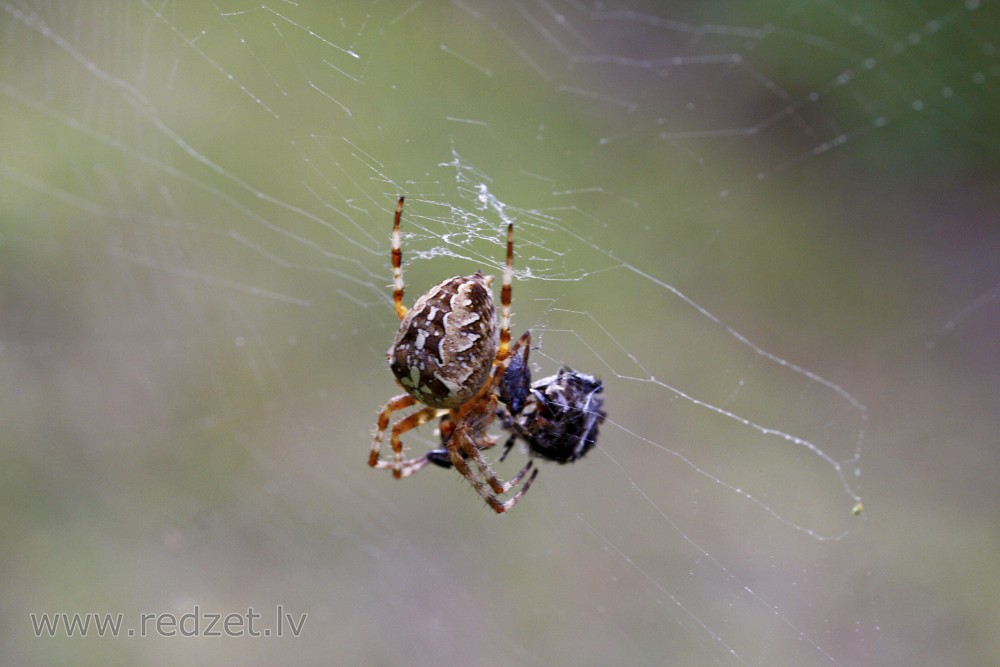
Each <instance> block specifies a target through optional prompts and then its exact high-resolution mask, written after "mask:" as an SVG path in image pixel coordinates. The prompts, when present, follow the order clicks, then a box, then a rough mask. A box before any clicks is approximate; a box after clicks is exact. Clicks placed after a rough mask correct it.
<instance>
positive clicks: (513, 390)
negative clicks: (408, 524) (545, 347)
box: [427, 334, 607, 468]
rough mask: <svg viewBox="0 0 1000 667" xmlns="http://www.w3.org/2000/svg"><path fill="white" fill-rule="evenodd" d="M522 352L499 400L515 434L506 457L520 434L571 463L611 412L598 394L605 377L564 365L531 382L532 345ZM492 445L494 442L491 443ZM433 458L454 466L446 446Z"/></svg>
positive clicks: (547, 454) (539, 450)
mask: <svg viewBox="0 0 1000 667" xmlns="http://www.w3.org/2000/svg"><path fill="white" fill-rule="evenodd" d="M526 339H527V340H530V338H529V334H525V335H524V336H522V339H521V341H519V345H520V344H521V343H524V342H525V340H526ZM520 349H521V350H523V352H521V354H518V350H519V348H517V347H515V350H514V351H513V352H512V359H511V361H510V364H509V365H508V366H507V372H506V373H505V374H504V377H503V379H502V380H501V383H500V400H501V401H502V402H503V403H504V405H505V406H506V410H504V409H501V410H500V411H499V412H498V416H500V418H501V419H502V421H503V427H504V429H506V430H507V431H508V432H509V433H510V437H509V438H508V439H507V442H506V443H505V444H504V451H503V454H502V455H501V456H500V459H499V460H500V461H503V460H504V459H505V458H506V457H507V454H509V453H510V450H511V448H513V446H514V443H515V442H516V440H517V438H518V436H520V437H521V438H522V439H523V440H524V441H525V443H526V444H527V445H528V451H529V453H530V454H531V455H532V456H537V457H539V458H543V459H546V460H548V461H556V462H557V463H570V462H571V461H576V460H577V459H579V458H582V457H583V456H584V454H586V453H587V452H588V451H590V450H591V448H593V447H594V445H595V444H597V429H598V426H600V424H602V423H603V422H604V418H605V417H606V416H607V415H606V413H605V412H604V410H603V406H604V399H603V398H602V397H600V396H598V394H600V393H601V392H603V391H604V385H603V384H602V383H601V381H600V380H598V379H597V378H595V377H593V376H592V375H587V374H586V373H579V372H577V371H574V370H573V369H572V368H569V367H568V366H563V367H562V368H560V369H559V372H558V373H556V374H555V375H553V376H551V377H547V378H544V379H542V380H538V381H537V382H535V383H532V382H531V371H530V370H529V369H528V347H527V345H525V346H524V347H523V348H520ZM441 422H442V423H441V428H440V431H441V434H442V439H444V438H445V437H446V434H447V430H448V423H447V422H448V417H447V416H445V417H443V418H442V420H441ZM490 446H492V443H491V445H490ZM427 458H428V459H430V461H431V463H434V464H436V465H439V466H441V467H443V468H448V467H451V459H450V458H449V456H448V451H447V450H446V449H435V450H431V451H430V452H428V453H427Z"/></svg>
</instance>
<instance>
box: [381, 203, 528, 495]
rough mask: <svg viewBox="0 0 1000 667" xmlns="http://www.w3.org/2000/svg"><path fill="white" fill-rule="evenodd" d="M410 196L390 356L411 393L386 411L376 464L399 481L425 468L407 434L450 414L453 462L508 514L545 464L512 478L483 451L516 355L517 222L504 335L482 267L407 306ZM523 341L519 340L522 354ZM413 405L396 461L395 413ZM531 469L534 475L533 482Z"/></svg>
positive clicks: (399, 208)
mask: <svg viewBox="0 0 1000 667" xmlns="http://www.w3.org/2000/svg"><path fill="white" fill-rule="evenodd" d="M403 200H404V197H400V198H399V201H398V202H397V204H396V215H395V218H394V219H393V226H392V284H393V295H392V297H393V303H394V305H395V307H396V314H397V315H398V316H399V319H400V320H401V321H400V324H399V331H398V332H397V333H396V338H395V340H393V342H392V346H391V347H390V348H389V351H388V352H387V353H386V357H387V359H388V361H389V367H390V368H391V369H392V373H393V375H395V376H396V382H397V383H398V384H399V385H400V386H401V387H402V388H403V389H405V390H406V393H405V394H400V395H398V396H394V397H393V398H391V399H389V402H388V403H386V404H385V407H384V408H382V411H381V412H380V413H379V415H378V421H377V422H376V427H375V437H374V438H373V439H372V447H371V452H370V454H369V456H368V465H370V466H371V467H373V468H388V469H390V470H392V475H393V477H395V478H397V479H399V478H401V477H407V476H409V475H412V474H413V473H415V472H417V471H418V470H420V469H421V468H423V467H424V466H425V465H427V464H428V463H430V462H432V461H431V459H429V458H428V457H427V456H426V455H425V456H421V457H418V458H410V459H405V458H403V442H402V440H401V439H400V436H402V435H403V434H404V433H406V432H407V431H410V430H412V429H415V428H417V427H418V426H420V425H422V424H425V423H427V422H429V421H431V420H433V419H437V418H442V419H443V421H444V420H446V421H447V423H448V425H449V428H448V430H449V433H448V437H447V442H446V443H445V444H446V448H447V453H448V458H449V460H450V462H451V465H453V466H454V467H455V468H456V469H457V470H458V471H459V472H460V473H461V474H462V476H463V477H465V478H466V479H467V480H468V481H469V483H470V484H471V485H472V487H473V488H474V489H475V490H476V491H477V492H478V493H479V495H480V496H482V497H483V499H484V500H485V501H486V503H487V504H488V505H489V506H490V507H491V508H493V510H494V511H496V512H497V513H498V514H500V513H503V512H506V511H507V510H509V509H510V508H511V507H513V506H514V505H515V504H516V503H517V501H518V500H520V499H521V497H522V496H523V495H524V494H525V492H527V490H528V488H529V487H530V486H531V483H532V481H534V479H535V476H536V475H537V474H538V470H537V469H536V470H534V471H533V472H531V468H532V462H531V461H529V462H528V464H527V465H526V466H524V468H522V469H521V470H520V472H518V473H517V474H516V475H514V477H513V478H512V479H511V480H510V481H507V482H504V481H502V480H501V479H500V478H499V477H497V475H496V473H494V472H493V469H492V468H490V466H489V464H488V463H487V462H486V459H485V458H484V457H483V455H482V453H481V450H484V449H489V448H490V447H492V446H493V445H494V444H496V439H495V438H493V437H491V436H489V435H487V433H486V429H487V428H488V427H489V425H490V424H491V423H492V422H493V420H494V418H495V416H496V413H497V410H498V405H499V404H498V395H497V392H498V389H497V387H498V385H499V384H500V383H501V382H502V380H503V378H504V375H505V373H506V371H507V368H508V365H509V364H510V360H511V349H510V304H511V282H512V280H513V275H514V268H513V267H514V225H513V223H511V224H508V225H507V264H506V268H505V269H504V274H503V285H502V287H501V290H500V294H501V299H500V306H501V307H500V332H499V336H498V335H497V328H496V308H495V306H494V305H493V294H492V292H491V291H490V285H491V284H492V282H493V276H484V275H483V274H482V272H481V271H476V272H475V273H473V274H472V275H468V276H455V277H453V278H448V279H447V280H445V281H443V282H441V283H439V284H438V285H437V286H435V287H432V288H431V289H430V290H429V291H428V292H427V293H426V294H424V295H423V296H422V297H420V298H419V299H417V301H416V303H414V304H413V308H410V309H407V308H406V306H404V305H403V288H404V283H403V251H402V249H401V242H400V233H399V222H400V218H401V217H402V215H403ZM525 336H528V334H525ZM524 340H525V337H522V341H524ZM522 341H518V344H517V345H516V346H515V351H517V350H518V349H519V348H520V346H521V345H522ZM525 347H526V346H525ZM413 405H421V406H423V407H422V408H420V409H419V410H416V411H415V412H412V413H410V414H409V415H408V416H406V417H403V418H402V419H399V420H398V421H396V422H395V423H394V424H393V425H392V429H391V432H390V436H389V441H390V443H391V445H392V454H393V456H392V459H391V460H389V459H385V458H382V453H381V450H382V439H383V437H384V435H385V431H386V429H388V428H389V421H390V418H391V417H392V414H393V413H394V412H397V411H399V410H404V409H406V408H409V407H410V406H413ZM469 461H471V462H472V465H471V466H470V465H469ZM529 472H531V476H530V477H528V478H527V479H526V480H525V476H526V475H528V473H529ZM522 480H524V484H523V485H522V486H521V488H520V489H519V490H518V491H517V492H516V493H514V495H512V496H510V497H509V498H507V499H506V500H501V496H503V495H505V494H507V493H508V492H510V491H511V490H512V489H513V488H514V487H516V486H517V485H518V484H520V483H521V481H522Z"/></svg>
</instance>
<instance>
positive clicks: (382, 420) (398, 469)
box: [368, 394, 447, 477]
mask: <svg viewBox="0 0 1000 667" xmlns="http://www.w3.org/2000/svg"><path fill="white" fill-rule="evenodd" d="M416 403H417V399H415V398H413V397H412V396H410V395H409V394H400V395H399V396H395V397H394V398H392V399H390V400H389V402H388V403H386V404H385V407H384V408H382V412H380V413H379V415H378V421H377V422H376V426H375V437H374V438H372V448H371V452H369V454H368V465H370V466H371V467H373V468H392V472H393V475H394V476H395V477H406V476H408V475H411V474H413V473H414V472H416V471H417V470H420V468H423V467H424V466H425V465H427V461H426V460H425V461H423V462H422V463H420V461H421V459H410V460H407V461H404V460H403V457H402V453H403V443H402V442H401V441H400V440H399V436H400V435H401V434H402V433H405V432H406V431H409V430H410V429H413V428H416V427H417V426H420V425H421V424H424V423H426V422H429V421H430V420H432V419H435V418H436V417H439V416H441V414H442V413H446V412H447V411H446V410H440V409H438V408H424V409H423V410H419V411H417V412H414V413H413V414H412V415H410V416H409V417H406V418H404V419H401V420H400V421H398V422H396V423H395V424H394V425H393V427H392V447H393V454H394V456H393V460H392V461H391V462H390V461H388V460H386V459H383V458H382V439H383V437H384V436H385V431H386V429H387V428H389V418H390V417H391V416H392V413H394V412H398V411H399V410H405V409H406V408H408V407H410V406H411V405H415V404H416ZM397 450H398V451H397ZM417 463H419V465H417Z"/></svg>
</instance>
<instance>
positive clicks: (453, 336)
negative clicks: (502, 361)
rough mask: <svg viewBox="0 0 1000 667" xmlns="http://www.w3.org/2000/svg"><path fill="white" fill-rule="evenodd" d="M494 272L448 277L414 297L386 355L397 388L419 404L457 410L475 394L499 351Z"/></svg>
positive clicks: (487, 374) (486, 376)
mask: <svg viewBox="0 0 1000 667" xmlns="http://www.w3.org/2000/svg"><path fill="white" fill-rule="evenodd" d="M491 282H492V276H484V275H483V274H482V273H481V272H479V271H477V272H476V273H474V274H472V275H470V276H456V277H454V278H449V279H448V280H445V281H444V282H442V283H440V284H439V285H437V286H436V287H433V288H431V290H430V291H428V292H427V293H426V294H424V295H423V296H422V297H420V298H419V299H417V302H416V303H415V304H413V308H411V309H410V310H409V312H408V313H407V314H406V317H404V318H403V321H402V322H400V325H399V332H398V333H397V334H396V339H395V340H394V341H393V342H392V347H390V348H389V352H388V354H387V356H388V359H389V367H390V368H392V373H393V375H395V376H396V380H397V381H398V382H399V384H400V386H402V387H403V389H405V390H406V391H407V393H409V394H410V395H411V396H413V397H414V398H416V399H417V400H418V401H420V402H421V403H423V404H425V405H428V406H430V407H434V408H455V407H458V406H460V405H462V404H463V403H465V402H467V401H468V400H470V399H471V398H472V397H473V396H475V395H476V394H477V393H478V392H479V390H480V389H482V388H483V385H484V384H486V380H487V379H488V378H489V376H490V372H491V371H492V368H493V364H492V361H493V359H494V358H495V357H496V354H497V346H498V341H497V330H496V309H495V307H494V305H493V293H492V292H491V291H490V283H491Z"/></svg>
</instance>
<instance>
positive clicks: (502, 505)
mask: <svg viewBox="0 0 1000 667" xmlns="http://www.w3.org/2000/svg"><path fill="white" fill-rule="evenodd" d="M455 437H458V438H460V445H461V447H462V448H463V450H464V451H465V452H466V453H467V454H468V455H469V458H472V459H473V460H475V461H476V467H477V468H478V469H479V470H480V472H482V474H483V476H484V477H486V479H487V480H488V481H489V483H487V482H484V481H483V480H482V479H480V478H479V477H477V476H476V475H475V473H473V471H472V469H471V468H469V465H468V463H466V459H465V458H464V457H463V456H462V455H461V453H460V452H459V450H458V446H457V445H455V446H451V445H450V446H449V448H448V451H449V453H450V454H451V463H452V465H453V466H455V469H456V470H458V472H460V473H461V474H462V476H463V477H465V478H466V479H467V480H469V483H470V484H472V488H474V489H475V490H476V491H477V492H478V493H479V495H480V496H482V498H483V500H485V501H486V504H487V505H489V506H490V507H491V508H492V509H493V511H494V512H496V513H497V514H503V513H504V512H506V511H507V510H509V509H510V508H511V507H513V506H514V505H515V504H517V501H518V500H520V499H521V496H523V495H524V494H525V493H526V492H527V491H528V489H529V488H530V487H531V483H532V482H533V481H535V477H536V476H537V475H538V470H537V469H535V470H534V472H532V474H531V476H530V477H528V479H527V480H526V481H525V482H524V485H523V486H522V487H521V488H520V489H519V490H518V492H517V493H515V494H514V495H513V496H511V497H510V498H508V499H507V500H500V498H499V496H501V495H503V494H504V493H506V492H508V491H509V490H510V489H511V488H513V487H514V486H516V485H517V484H518V483H520V482H521V480H522V479H524V476H525V475H526V474H527V473H528V471H529V470H531V468H532V465H533V462H532V461H528V465H526V466H525V467H524V468H522V469H521V471H520V472H518V473H517V475H515V476H514V478H513V479H511V480H510V481H509V482H507V483H501V482H500V481H499V480H498V479H497V477H496V475H495V474H494V473H493V471H492V470H491V469H490V467H489V465H487V463H486V460H485V459H484V458H483V456H482V454H480V453H479V450H478V449H477V448H476V447H475V445H474V444H473V443H472V442H471V440H469V439H468V438H467V437H465V432H464V429H463V430H457V431H456V433H455ZM491 490H492V493H491Z"/></svg>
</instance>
